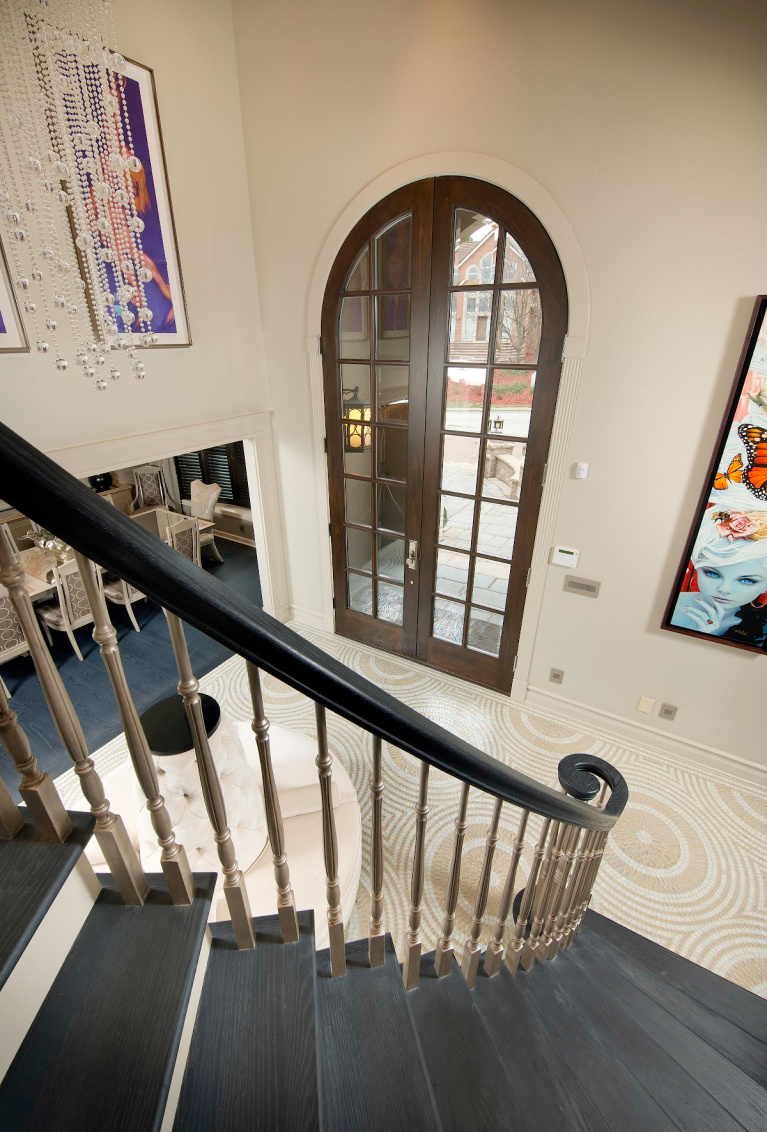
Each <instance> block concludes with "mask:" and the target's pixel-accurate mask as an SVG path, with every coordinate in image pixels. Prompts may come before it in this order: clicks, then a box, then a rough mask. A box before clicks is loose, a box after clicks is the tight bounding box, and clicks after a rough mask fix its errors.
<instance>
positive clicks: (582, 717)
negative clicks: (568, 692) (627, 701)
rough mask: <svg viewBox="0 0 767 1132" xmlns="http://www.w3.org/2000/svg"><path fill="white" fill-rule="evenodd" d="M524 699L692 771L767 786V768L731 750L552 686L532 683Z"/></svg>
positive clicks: (563, 718)
mask: <svg viewBox="0 0 767 1132" xmlns="http://www.w3.org/2000/svg"><path fill="white" fill-rule="evenodd" d="M524 702H525V703H526V704H530V705H531V706H535V707H539V708H543V709H545V710H546V711H547V712H550V713H551V714H552V715H556V716H559V717H560V718H562V720H563V721H568V720H569V721H572V719H577V720H579V721H580V722H583V723H585V724H586V725H587V726H588V727H590V728H596V729H598V730H600V731H605V729H606V726H607V724H609V727H608V729H607V737H608V738H612V739H613V741H615V737H616V735H617V736H620V737H621V738H623V739H626V740H628V741H629V742H631V743H635V744H636V743H638V744H640V745H641V746H644V747H648V748H654V749H655V750H659V751H662V752H663V754H665V755H671V756H672V757H675V758H678V759H679V760H680V761H682V762H684V763H685V764H686V765H688V766H689V767H690V769H691V770H698V771H700V770H701V769H702V768H708V769H709V770H712V771H716V772H717V774H726V775H729V776H730V777H732V778H736V779H739V780H740V781H741V782H744V781H745V782H750V783H754V784H755V785H756V786H761V787H763V788H767V767H763V766H760V765H759V764H758V763H755V762H752V761H751V760H750V759H744V758H741V757H740V755H734V754H732V753H731V752H730V751H721V750H719V749H718V748H717V747H709V746H707V745H706V744H705V743H697V742H695V740H693V739H686V738H685V737H684V736H682V735H670V734H669V733H668V732H666V731H662V730H661V729H660V728H659V727H653V726H651V725H650V724H647V723H640V722H638V721H637V720H633V719H626V717H625V716H622V715H616V714H615V713H614V712H610V711H605V710H604V709H603V708H598V707H593V706H592V705H591V704H584V703H582V702H581V701H580V700H571V699H568V698H567V697H566V696H562V695H559V694H558V693H557V692H550V691H549V690H548V688H539V687H537V686H536V685H534V684H528V686H527V695H526V697H525V701H524Z"/></svg>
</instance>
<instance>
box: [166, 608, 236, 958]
mask: <svg viewBox="0 0 767 1132" xmlns="http://www.w3.org/2000/svg"><path fill="white" fill-rule="evenodd" d="M163 613H164V614H165V617H166V620H167V622H168V630H169V632H170V640H171V644H172V646H173V655H174V656H175V658H176V669H177V671H178V676H179V680H178V684H177V688H178V691H179V694H180V696H181V699H182V700H183V702H184V710H185V711H186V718H187V721H188V723H189V730H190V732H191V734H192V741H193V743H194V749H195V753H196V755H197V770H198V772H199V775H200V785H201V786H202V796H203V799H204V801H205V809H206V810H207V812H208V817H209V819H210V824H211V825H212V826H213V834H214V838H215V841H216V847H217V849H218V859H219V861H220V862H221V870H222V872H223V874H224V896H225V897H226V904H227V907H228V909H229V915H230V917H231V920H232V929H233V931H234V938H235V940H236V941H237V946H238V948H239V949H240V950H241V951H245V950H248V949H250V948H252V947H255V945H256V936H255V932H254V930H253V917H252V915H251V911H250V900H249V898H248V890H247V888H246V887H245V878H244V877H243V875H242V871H241V869H240V868H239V866H238V864H237V857H236V855H235V850H234V842H233V841H232V834H231V831H230V829H229V826H228V825H227V820H226V805H225V803H224V795H223V792H222V790H221V782H220V780H219V777H218V771H217V770H216V764H215V763H214V761H213V755H212V753H211V750H210V743H209V742H208V732H207V729H206V727H205V720H204V718H203V714H202V702H201V700H200V694H199V684H198V682H197V680H196V678H195V676H194V673H193V671H192V663H191V661H190V659H189V649H188V648H187V644H186V637H185V636H184V626H183V625H182V624H181V622H180V620H179V619H178V617H176V615H175V613H169V612H168V610H167V609H164V610H163Z"/></svg>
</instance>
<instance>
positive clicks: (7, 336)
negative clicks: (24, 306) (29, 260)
mask: <svg viewBox="0 0 767 1132" xmlns="http://www.w3.org/2000/svg"><path fill="white" fill-rule="evenodd" d="M28 350H29V342H28V340H27V335H26V331H25V330H24V323H23V322H22V321H21V315H20V314H19V308H18V306H17V305H16V296H15V295H14V293H13V287H12V286H11V275H10V271H9V270H8V260H7V259H6V258H5V252H4V251H3V249H2V246H1V245H0V352H2V353H7V354H19V353H26V352H28Z"/></svg>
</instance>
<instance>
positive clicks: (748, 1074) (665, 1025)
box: [567, 928, 767, 1132]
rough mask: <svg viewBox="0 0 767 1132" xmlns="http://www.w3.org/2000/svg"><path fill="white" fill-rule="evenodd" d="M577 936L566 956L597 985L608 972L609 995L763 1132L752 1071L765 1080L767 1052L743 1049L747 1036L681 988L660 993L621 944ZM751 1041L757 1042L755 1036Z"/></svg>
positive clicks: (763, 1114) (765, 1119)
mask: <svg viewBox="0 0 767 1132" xmlns="http://www.w3.org/2000/svg"><path fill="white" fill-rule="evenodd" d="M581 937H582V942H583V946H581V947H577V948H575V947H574V948H571V953H569V954H568V956H567V958H568V960H571V959H572V960H573V961H574V962H575V963H577V964H578V965H579V966H580V967H581V969H582V970H583V971H584V972H587V973H588V974H590V975H591V976H592V978H593V979H594V980H595V981H596V982H597V983H599V984H600V985H603V984H605V982H606V976H605V971H606V970H607V972H608V977H609V984H608V985H609V987H610V989H611V991H612V994H613V996H614V997H615V998H616V999H617V1000H619V1001H620V1002H621V1003H622V1005H623V1009H624V1010H625V1011H626V1012H627V1013H628V1014H630V1016H631V1017H632V1018H633V1019H634V1020H635V1021H636V1022H637V1023H638V1024H640V1025H641V1026H642V1027H643V1029H644V1030H645V1031H646V1033H648V1034H649V1035H650V1036H651V1037H652V1038H653V1040H654V1041H655V1042H657V1043H658V1044H659V1045H660V1046H661V1047H662V1048H663V1049H664V1050H665V1052H666V1053H667V1054H668V1055H669V1056H670V1057H672V1058H673V1059H674V1060H675V1061H676V1062H677V1063H678V1064H679V1065H680V1066H681V1067H682V1068H683V1069H684V1070H685V1071H686V1072H687V1073H689V1074H690V1076H691V1077H693V1078H694V1079H695V1080H696V1081H697V1082H698V1084H699V1085H701V1086H702V1088H704V1089H705V1090H706V1091H707V1092H708V1093H709V1094H710V1095H711V1097H712V1098H715V1099H716V1101H717V1103H718V1104H720V1105H721V1106H722V1107H723V1108H725V1109H726V1111H727V1112H729V1113H731V1114H732V1115H733V1116H734V1117H735V1118H736V1119H737V1120H738V1121H739V1122H740V1123H741V1124H742V1125H743V1127H744V1128H747V1129H750V1130H751V1132H763V1130H764V1127H765V1123H767V1089H766V1088H765V1085H764V1083H760V1082H759V1081H758V1080H757V1079H756V1078H755V1077H754V1073H759V1074H760V1075H761V1077H762V1078H764V1079H765V1080H767V1050H765V1049H764V1048H762V1050H761V1052H759V1051H758V1050H755V1049H753V1048H747V1049H743V1048H742V1047H743V1042H744V1039H746V1038H749V1036H748V1035H746V1034H744V1031H743V1030H739V1029H738V1028H737V1027H734V1026H731V1025H730V1023H728V1022H726V1020H725V1019H722V1018H720V1017H719V1016H718V1015H710V1016H708V1017H706V1012H705V1011H704V1010H703V1008H702V1007H701V1006H699V1004H698V1003H696V1002H694V1001H692V1002H685V1001H684V996H683V995H681V992H678V991H676V992H675V991H674V988H672V987H668V988H666V995H665V997H664V993H663V988H662V986H661V987H659V986H657V985H653V980H652V979H651V977H650V976H649V975H648V974H647V972H646V971H645V970H644V969H643V968H641V967H640V968H639V969H638V970H637V965H636V964H632V963H631V961H630V960H627V959H626V958H625V957H624V956H623V954H622V953H621V951H620V949H619V948H616V947H612V946H611V945H610V944H608V943H607V941H606V940H603V939H602V938H601V937H599V936H597V935H590V934H587V933H586V930H585V928H584V931H583V932H581ZM580 942H581V939H580V938H579V943H580ZM592 944H593V945H592ZM600 945H601V946H600ZM680 999H681V1000H682V1001H680ZM701 1015H702V1016H703V1017H702V1018H701ZM701 1022H703V1023H705V1024H704V1025H701ZM691 1023H692V1025H691ZM723 1027H729V1028H730V1030H733V1031H734V1037H735V1039H736V1041H737V1046H735V1047H734V1048H733V1046H732V1044H731V1042H730V1043H728V1040H727V1036H725V1037H724V1038H722V1033H721V1031H722V1028H723ZM701 1030H702V1031H703V1034H701ZM749 1040H750V1041H751V1042H752V1043H753V1044H754V1045H756V1042H755V1039H753V1038H749ZM722 1045H724V1046H725V1047H728V1046H729V1053H728V1054H725V1053H723V1052H721V1050H720V1046H722ZM739 1059H740V1060H739Z"/></svg>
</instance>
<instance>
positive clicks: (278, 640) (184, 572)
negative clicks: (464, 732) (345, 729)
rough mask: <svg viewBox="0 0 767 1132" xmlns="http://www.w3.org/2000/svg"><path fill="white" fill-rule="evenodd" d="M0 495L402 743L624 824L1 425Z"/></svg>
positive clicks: (477, 775)
mask: <svg viewBox="0 0 767 1132" xmlns="http://www.w3.org/2000/svg"><path fill="white" fill-rule="evenodd" d="M0 496H2V498H3V499H5V500H7V501H8V502H9V503H11V504H13V506H14V507H16V508H18V509H19V510H20V511H22V512H23V513H24V514H25V515H26V516H28V517H29V518H30V519H33V520H34V521H35V522H36V523H40V525H41V526H43V527H45V529H46V530H50V531H51V532H52V533H55V534H56V535H58V536H59V537H60V538H62V539H64V540H65V541H66V542H67V543H69V545H70V546H72V547H74V548H75V550H79V551H80V552H81V553H82V554H85V555H87V557H88V558H91V559H92V560H93V561H94V562H97V563H98V564H99V565H100V566H103V567H104V568H105V569H107V570H111V571H113V572H114V573H116V574H118V575H119V576H120V577H121V578H125V579H126V580H127V581H128V582H130V583H131V584H132V585H134V586H136V587H138V589H140V590H141V592H142V593H145V594H148V595H149V597H151V598H153V599H154V600H155V601H157V602H159V603H160V604H161V605H163V606H165V608H166V609H169V610H170V611H171V612H172V613H175V614H177V615H178V616H179V617H181V618H182V619H183V620H184V621H186V622H188V623H189V624H190V625H193V626H194V627H195V628H197V629H200V630H201V631H202V632H203V633H206V634H207V635H208V636H210V637H212V638H213V639H214V640H216V641H218V642H219V643H220V644H222V645H224V646H226V647H227V648H229V649H231V650H232V651H233V652H236V653H238V654H239V655H240V656H241V657H244V658H245V659H246V660H250V661H252V662H253V663H254V664H256V665H258V667H259V668H262V669H264V671H265V672H268V673H270V674H271V675H272V676H276V677H277V678H278V679H279V680H282V681H283V682H284V683H285V684H288V685H289V686H290V687H291V688H295V689H296V691H298V692H301V693H303V694H304V695H306V696H308V697H309V698H310V699H312V700H314V701H316V702H317V703H320V704H323V705H324V706H325V707H326V708H329V709H330V710H331V711H333V712H335V713H336V714H337V715H340V716H343V717H344V719H348V720H350V721H351V722H352V723H355V724H357V726H359V727H361V728H363V729H364V730H366V731H369V732H371V733H372V734H374V735H378V736H380V737H381V739H383V740H385V741H386V742H388V743H391V744H392V745H393V746H395V747H399V748H400V749H401V750H403V751H408V752H409V753H410V754H412V755H415V756H416V757H417V758H419V759H423V760H424V761H425V762H428V763H429V764H430V765H431V766H434V767H437V768H438V769H439V770H443V771H445V772H446V773H447V774H450V775H452V776H454V777H455V778H459V779H461V780H462V781H464V782H468V783H469V784H470V785H471V786H475V787H477V789H479V790H484V791H486V792H487V793H488V794H492V795H494V796H495V797H497V798H502V799H503V800H504V801H507V802H511V803H513V804H514V805H517V806H522V807H524V808H525V809H528V810H531V811H532V812H533V813H536V814H542V815H544V816H545V817H549V818H553V819H554V820H555V821H564V822H571V823H574V824H576V825H579V826H581V827H583V828H586V829H599V830H608V829H611V828H612V826H613V824H614V823H615V820H616V818H617V817H618V814H617V813H614V812H612V808H611V807H609V806H608V807H607V808H606V809H604V810H599V809H596V808H594V807H591V806H588V805H587V804H586V803H585V802H581V801H578V800H577V799H575V798H570V797H568V796H567V795H566V794H561V793H559V792H558V791H556V790H553V789H551V788H550V787H548V786H543V785H542V784H541V783H539V782H537V781H536V780H535V779H533V778H530V777H528V775H526V774H521V773H520V772H519V771H517V770H513V769H512V768H511V767H508V766H506V765H505V764H504V763H502V762H499V761H498V760H497V759H494V758H492V757H491V756H489V755H486V754H485V753H484V752H483V751H480V750H479V749H478V748H477V747H474V746H472V745H471V743H467V742H465V741H464V740H463V739H460V738H458V736H456V735H453V734H451V733H450V732H449V731H446V730H445V728H443V727H440V726H439V725H438V724H436V723H433V722H432V721H431V720H429V719H427V718H426V717H425V716H423V715H421V714H420V713H419V712H417V711H415V710H414V709H413V708H410V707H408V706H407V705H406V704H403V703H402V702H401V701H400V700H397V699H395V697H394V696H391V695H389V694H388V693H387V692H384V691H382V690H381V689H380V688H378V687H376V685H375V684H373V683H372V682H371V681H370V680H367V679H365V677H364V676H361V675H359V674H358V673H356V672H354V671H353V670H352V669H351V668H347V666H346V665H344V664H342V663H341V662H340V661H338V660H335V659H334V658H333V657H331V656H329V655H328V654H327V653H325V652H323V651H322V650H321V649H319V648H317V646H316V645H313V644H312V643H311V642H309V641H307V640H305V639H304V638H303V637H301V636H300V635H299V634H298V633H296V632H294V631H293V630H292V629H289V628H288V627H287V626H285V625H283V624H282V622H280V621H277V620H276V618H274V617H271V616H270V615H269V614H268V613H264V611H263V610H262V609H259V607H258V606H256V605H253V604H252V603H251V602H249V601H248V600H247V599H246V598H244V597H243V596H242V595H241V594H238V593H237V592H236V591H235V590H232V589H231V588H230V587H229V586H227V585H225V584H224V583H223V582H220V581H219V580H218V579H217V578H214V577H213V576H212V575H210V574H207V573H205V571H203V570H200V569H199V567H197V566H196V565H194V563H192V562H190V561H189V560H188V559H185V558H183V557H182V556H181V555H180V554H178V553H177V552H176V551H175V550H173V549H172V548H171V547H169V546H167V545H166V544H165V543H164V542H163V541H162V540H161V539H159V538H157V536H156V535H152V534H150V533H149V532H148V531H145V530H143V529H142V528H141V527H140V526H139V525H138V523H134V522H132V521H131V520H130V519H129V518H127V516H125V515H123V514H122V513H121V512H120V511H118V510H117V508H116V507H112V506H110V505H109V504H108V503H105V502H104V500H103V499H99V497H98V496H97V495H96V494H95V492H93V491H91V490H90V489H89V488H87V487H85V485H84V484H81V483H80V482H79V481H78V480H77V479H75V477H74V476H72V475H70V474H69V472H66V471H64V469H63V468H61V467H60V466H59V465H58V464H55V463H54V462H53V461H52V460H50V459H49V458H48V457H47V456H45V455H44V454H43V453H42V452H40V451H39V450H38V449H37V448H35V447H33V445H31V444H29V443H28V442H27V441H26V440H24V439H23V438H22V437H20V436H19V435H18V434H17V433H15V432H13V431H11V429H9V428H7V427H6V426H5V425H3V424H1V423H0ZM583 757H584V758H585V757H586V756H583Z"/></svg>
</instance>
